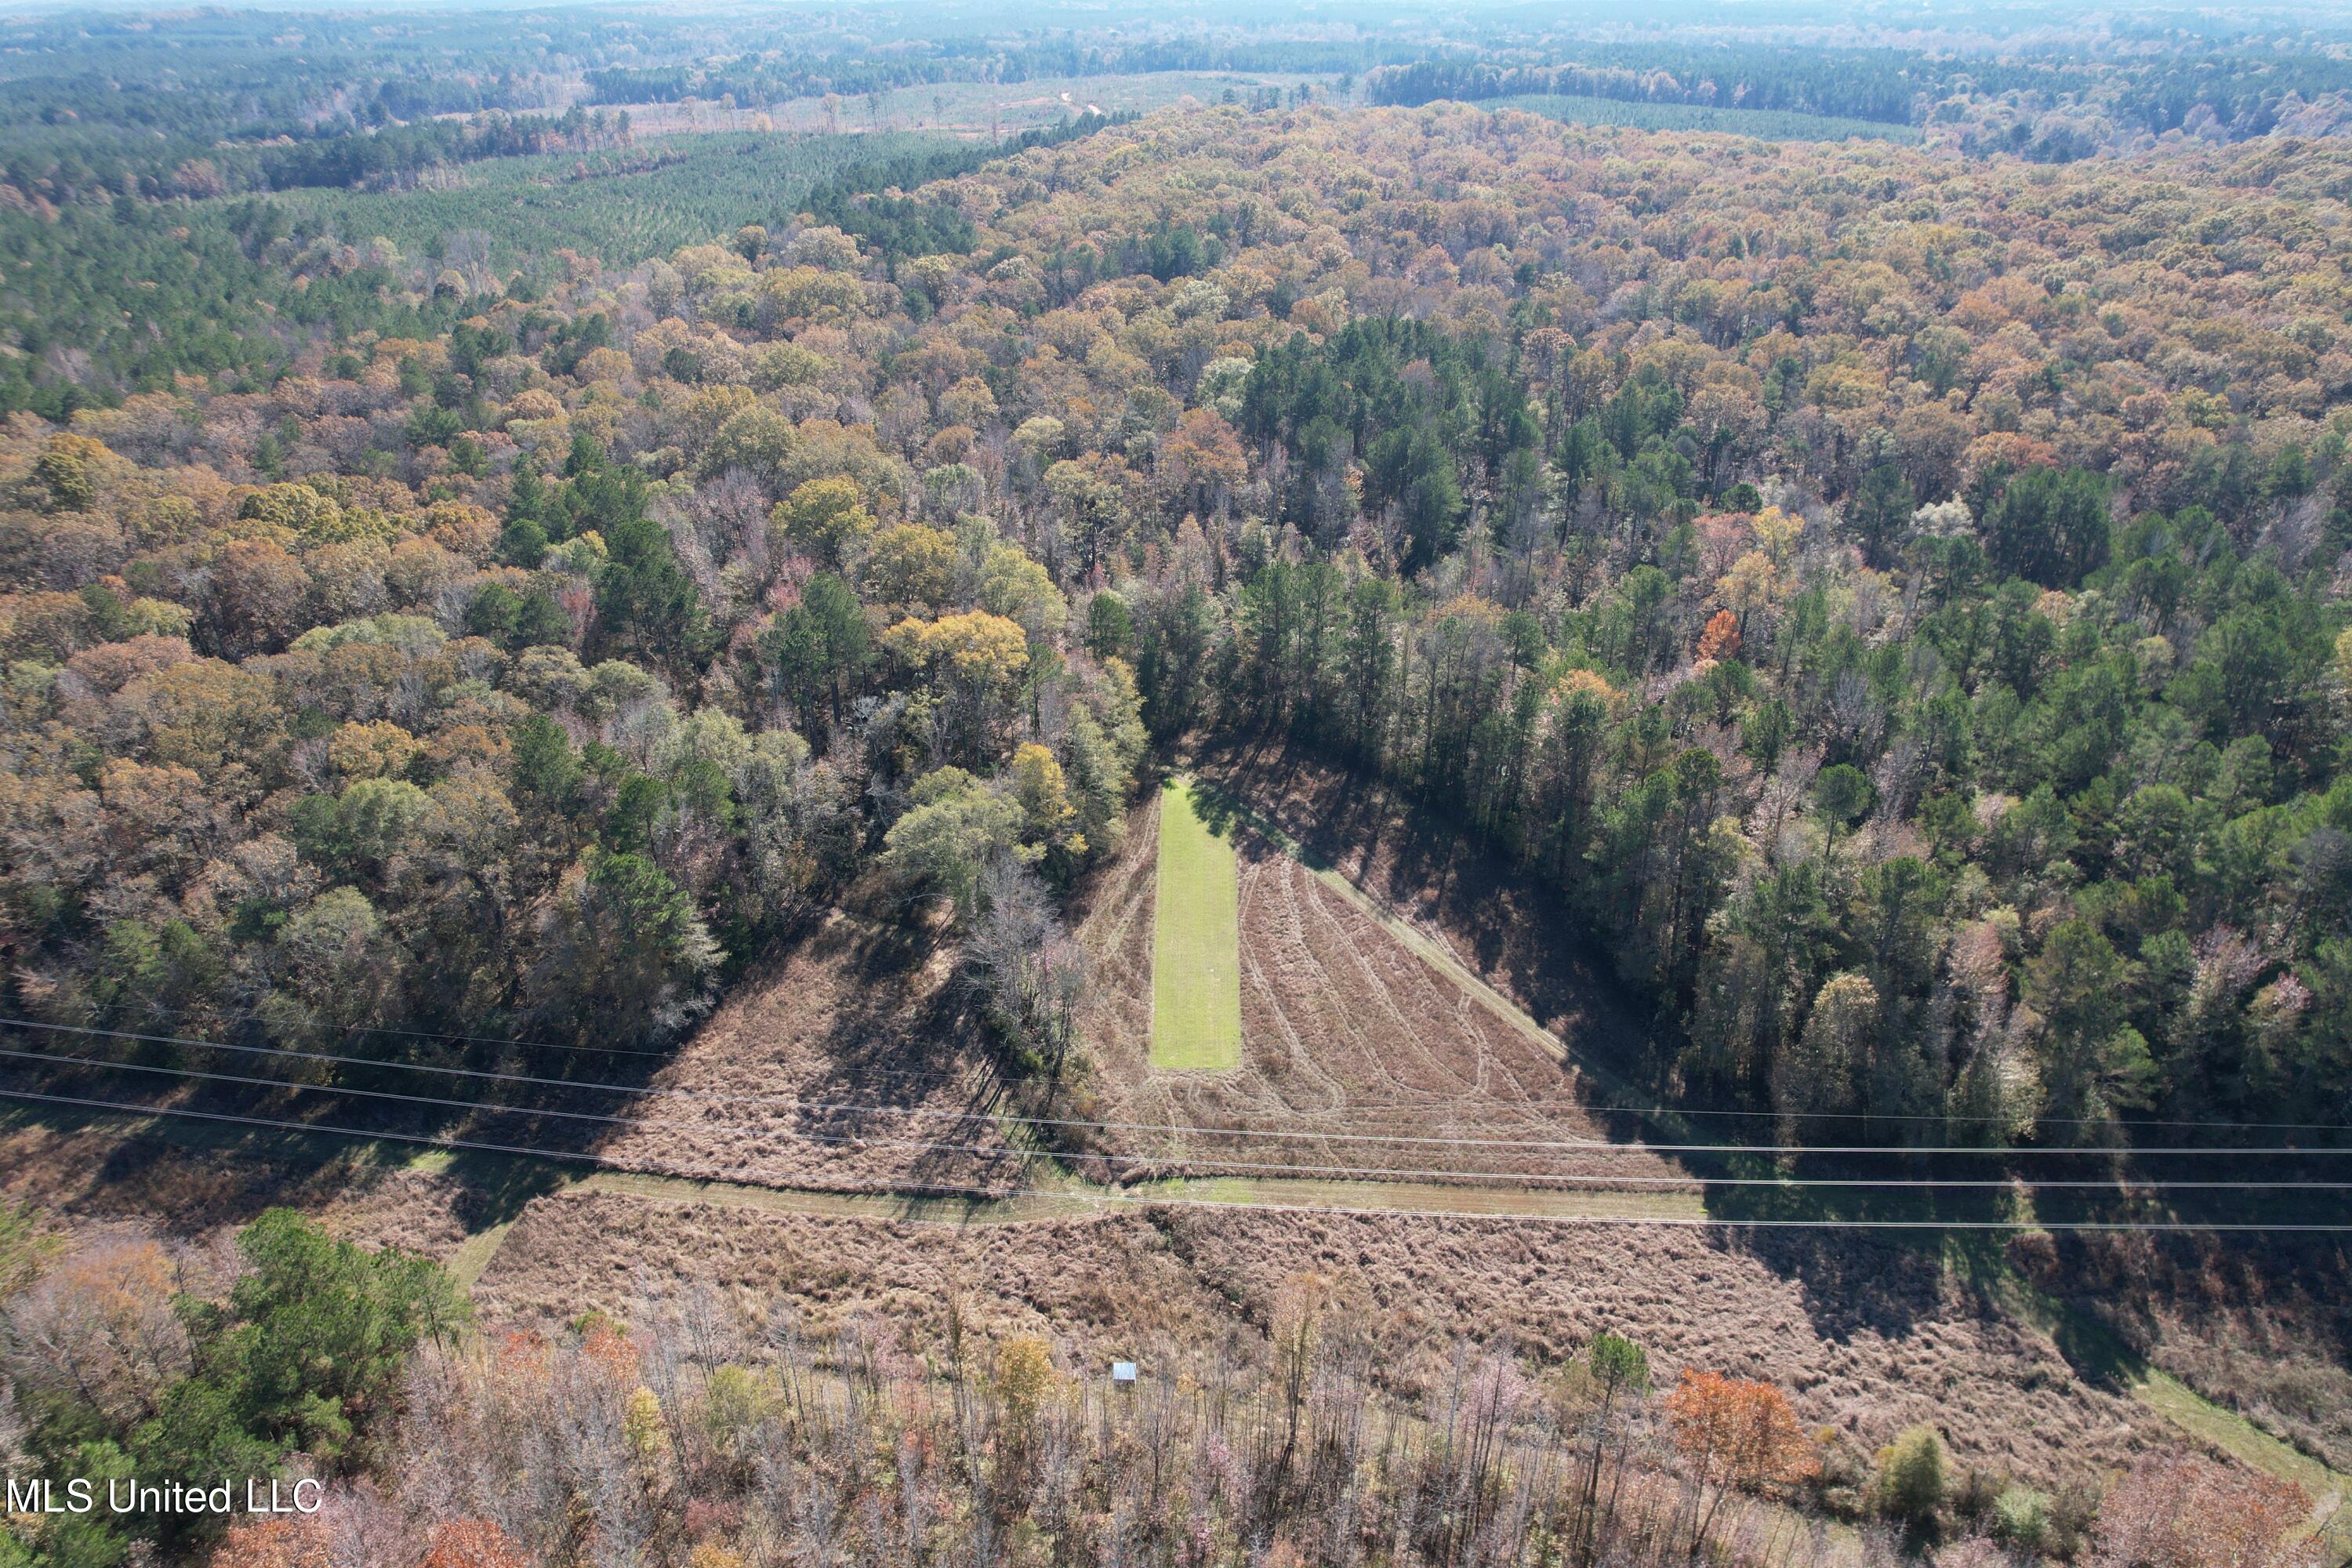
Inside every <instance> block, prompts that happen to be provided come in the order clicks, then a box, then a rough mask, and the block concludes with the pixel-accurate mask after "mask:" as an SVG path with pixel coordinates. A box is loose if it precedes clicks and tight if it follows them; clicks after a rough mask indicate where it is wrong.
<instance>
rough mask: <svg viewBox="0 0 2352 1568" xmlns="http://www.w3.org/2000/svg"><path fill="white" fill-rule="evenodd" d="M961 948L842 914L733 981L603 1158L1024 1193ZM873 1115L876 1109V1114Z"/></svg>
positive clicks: (735, 1174) (638, 1164) (737, 1175)
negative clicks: (962, 969) (651, 1123)
mask: <svg viewBox="0 0 2352 1568" xmlns="http://www.w3.org/2000/svg"><path fill="white" fill-rule="evenodd" d="M954 960H955V953H954V951H953V950H952V949H951V948H949V947H945V946H939V945H935V944H933V943H931V942H929V941H928V940H927V939H925V938H922V937H920V936H917V935H910V934H908V932H905V931H899V930H898V929H895V928H891V927H886V926H877V925H875V924H872V923H870V922H868V921H864V920H862V919H860V918H859V917H857V916H855V915H850V914H845V913H835V914H834V915H833V916H832V917H831V918H830V919H828V920H827V921H826V922H825V923H824V925H823V926H821V927H819V928H818V929H817V930H815V931H812V932H810V933H809V934H808V935H807V936H805V937H803V938H802V939H801V940H800V941H799V942H796V943H794V944H793V947H792V949H791V950H790V951H789V952H786V953H784V954H783V955H782V957H781V958H780V959H778V960H776V961H775V963H774V964H773V966H772V968H771V969H770V970H769V971H768V972H767V973H762V974H759V975H756V976H754V977H752V978H751V979H750V980H748V981H746V982H745V983H744V984H741V985H740V986H738V987H737V988H736V990H735V992H734V994H732V995H731V996H730V997H729V998H728V1000H727V1002H726V1003H725V1005H722V1006H721V1007H720V1008H719V1011H718V1013H717V1014H716V1015H715V1016H713V1017H712V1018H711V1019H710V1021H709V1023H708V1024H705V1025H704V1026H702V1027H701V1028H699V1029H698V1030H696V1031H695V1033H694V1034H693V1035H692V1036H691V1037H688V1039H687V1040H685V1041H684V1042H683V1043H682V1044H680V1045H679V1047H677V1054H676V1055H675V1056H674V1057H673V1058H671V1059H670V1060H669V1061H668V1062H667V1063H666V1064H664V1066H663V1067H662V1069H661V1070H660V1072H658V1073H656V1075H655V1076H654V1078H653V1079H652V1083H651V1087H652V1088H653V1089H656V1090H661V1091H676V1092H675V1093H667V1092H665V1093H662V1094H657V1095H656V1096H652V1097H647V1098H645V1099H641V1100H632V1101H630V1102H629V1103H628V1104H627V1105H626V1106H625V1110H626V1111H627V1113H628V1114H630V1115H632V1116H639V1117H645V1118H649V1119H655V1120H657V1121H660V1122H661V1123H662V1125H660V1126H655V1127H633V1128H630V1129H628V1130H626V1131H624V1132H622V1133H621V1134H620V1135H618V1136H616V1137H614V1139H612V1140H611V1141H610V1142H607V1143H606V1144H605V1145H604V1147H603V1149H602V1150H601V1151H600V1152H602V1153H603V1154H604V1156H605V1157H606V1158H607V1159H610V1160H614V1161H618V1162H621V1163H625V1164H628V1165H631V1166H634V1167H635V1168H638V1169H641V1170H646V1171H655V1172H667V1173H675V1174H680V1175H692V1176H698V1177H703V1178H706V1179H712V1180H719V1181H736V1182H759V1183H768V1184H789V1185H792V1186H797V1187H814V1188H824V1189H830V1190H833V1191H845V1190H870V1189H873V1188H877V1187H934V1188H954V1189H964V1188H971V1187H982V1188H996V1187H1002V1186H1006V1185H1013V1184H1018V1183H1019V1181H1020V1180H1021V1178H1022V1177H1023V1175H1024V1172H1025V1168H1026V1162H1025V1158H1024V1155H1023V1153H1022V1152H1020V1151H1018V1150H1015V1149H1014V1148H1013V1147H1012V1145H1011V1144H1010V1143H1009V1142H1007V1140H1006V1138H1005V1135H1004V1132H1003V1128H1002V1127H1001V1126H1000V1125H999V1124H998V1123H997V1122H995V1121H992V1112H993V1111H995V1110H998V1109H1000V1107H1001V1104H1002V1100H1003V1094H1004V1085H1003V1080H1002V1079H1000V1078H999V1077H998V1075H997V1073H996V1071H995V1069H994V1068H993V1067H992V1065H991V1063H990V1060H989V1058H988V1056H987V1053H986V1050H985V1046H984V1031H983V1026H982V1024H981V1022H980V1020H979V1019H978V1018H976V1017H975V1016H972V1015H971V1011H970V1000H971V998H970V995H969V993H968V992H967V990H966V988H965V987H964V986H962V985H961V984H958V983H957V981H956V978H955V967H954ZM866 1108H872V1109H866Z"/></svg>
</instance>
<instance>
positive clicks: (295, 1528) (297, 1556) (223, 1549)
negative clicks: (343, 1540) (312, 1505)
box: [212, 1515, 335, 1568]
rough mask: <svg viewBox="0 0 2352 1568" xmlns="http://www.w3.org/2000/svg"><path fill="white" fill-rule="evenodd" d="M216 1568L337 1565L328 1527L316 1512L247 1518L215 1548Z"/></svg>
mask: <svg viewBox="0 0 2352 1568" xmlns="http://www.w3.org/2000/svg"><path fill="white" fill-rule="evenodd" d="M212 1568H335V1564H334V1559H333V1557H332V1556H331V1555H330V1553H329V1552H328V1541H327V1527H326V1523H325V1521H322V1520H320V1519H319V1518H318V1517H317V1516H316V1515H307V1516H303V1517H299V1518H281V1519H246V1520H241V1521H238V1522H236V1524H233V1525H231V1526H229V1528H228V1533H227V1535H226V1536H225V1537H223V1539H222V1541H221V1543H220V1544H219V1545H218V1546H216V1547H215V1548H214V1549H213V1556H212Z"/></svg>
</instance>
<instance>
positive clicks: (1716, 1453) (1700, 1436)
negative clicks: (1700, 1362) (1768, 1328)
mask: <svg viewBox="0 0 2352 1568" xmlns="http://www.w3.org/2000/svg"><path fill="white" fill-rule="evenodd" d="M1666 1416H1667V1418H1668V1420H1670V1421H1671V1422H1672V1423H1673V1426H1674V1436H1675V1447H1677V1448H1679V1449H1681V1450H1682V1453H1683V1457H1684V1458H1686V1459H1688V1460H1689V1461H1690V1462H1691V1463H1692V1465H1694V1466H1695V1467H1696V1468H1697V1471H1698V1479H1699V1481H1700V1483H1701V1484H1702V1485H1722V1486H1737V1487H1748V1488H1756V1487H1764V1486H1773V1485H1779V1484H1781V1483H1784V1482H1789V1481H1795V1480H1801V1479H1804V1478H1805V1477H1806V1476H1808V1475H1811V1473H1812V1469H1813V1465H1814V1458H1813V1447H1812V1444H1811V1441H1809V1440H1808V1439H1807V1437H1806V1436H1805V1430H1804V1428H1803V1427H1802V1426H1800V1425H1798V1422H1797V1415H1796V1412H1795V1411H1794V1410H1791V1409H1790V1407H1789V1396H1788V1395H1787V1394H1783V1393H1781V1392H1780V1389H1779V1388H1778V1387H1776V1386H1775V1385H1774V1384H1769V1383H1750V1382H1748V1381H1747V1380H1745V1379H1742V1378H1736V1377H1725V1376H1724V1375H1722V1374H1721V1373H1713V1372H1685V1373H1683V1380H1682V1382H1681V1384H1679V1385H1677V1386H1676V1388H1675V1391H1674V1392H1673V1393H1672V1394H1667V1395H1666Z"/></svg>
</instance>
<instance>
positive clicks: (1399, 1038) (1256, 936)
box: [1079, 802, 1676, 1179]
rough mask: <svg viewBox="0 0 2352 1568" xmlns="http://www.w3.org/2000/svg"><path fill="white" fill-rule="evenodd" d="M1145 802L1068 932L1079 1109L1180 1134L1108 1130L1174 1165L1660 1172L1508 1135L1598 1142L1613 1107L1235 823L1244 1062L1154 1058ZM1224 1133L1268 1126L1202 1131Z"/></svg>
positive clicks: (1152, 841)
mask: <svg viewBox="0 0 2352 1568" xmlns="http://www.w3.org/2000/svg"><path fill="white" fill-rule="evenodd" d="M1158 811H1159V806H1158V804H1157V803H1156V802H1153V803H1151V804H1149V805H1145V806H1144V807H1143V808H1142V809H1141V810H1140V811H1139V813H1138V814H1137V818H1136V822H1135V831H1133V832H1132V833H1130V835H1129V840H1128V843H1127V845H1126V846H1125V847H1124V848H1123V849H1122V851H1121V853H1120V856H1119V858H1118V860H1116V861H1115V862H1113V863H1112V864H1111V865H1109V866H1108V867H1107V868H1105V869H1104V870H1103V871H1102V872H1101V873H1100V874H1099V875H1098V877H1097V879H1095V881H1094V883H1093V884H1092V885H1091V886H1090V887H1089V888H1088V889H1086V890H1085V893H1084V909H1085V917H1084V919H1083V920H1082V921H1081V923H1080V926H1079V934H1080V936H1081V938H1082V940H1083V941H1084V942H1086V945H1087V950H1088V952H1089V954H1090V955H1091V957H1092V958H1093V960H1094V963H1095V974H1096V1003H1095V1006H1094V1009H1093V1011H1092V1013H1091V1015H1090V1016H1089V1017H1088V1019H1087V1030H1086V1035H1087V1045H1088V1049H1089V1051H1090V1053H1091V1055H1092V1057H1093V1058H1094V1060H1095V1062H1096V1065H1097V1078H1096V1079H1094V1081H1093V1082H1092V1083H1091V1084H1090V1085H1089V1086H1088V1087H1089V1089H1090V1090H1091V1096H1092V1098H1091V1100H1090V1101H1089V1103H1090V1105H1091V1106H1093V1107H1094V1108H1095V1110H1094V1112H1093V1113H1094V1114H1097V1115H1098V1116H1099V1117H1100V1118H1101V1119H1102V1120H1105V1121H1118V1122H1126V1123H1133V1124H1139V1125H1141V1126H1147V1127H1152V1128H1159V1127H1163V1126H1164V1127H1173V1128H1180V1129H1188V1130H1197V1131H1179V1132H1174V1133H1162V1132H1157V1131H1155V1132H1150V1133H1142V1132H1138V1133H1122V1134H1115V1135H1109V1137H1111V1138H1115V1139H1116V1140H1117V1141H1118V1142H1121V1143H1123V1144H1124V1145H1125V1146H1127V1147H1130V1148H1135V1149H1137V1150H1139V1152H1148V1153H1155V1154H1158V1155H1160V1157H1161V1158H1163V1159H1164V1160H1165V1161H1166V1162H1167V1163H1168V1166H1169V1168H1171V1169H1186V1170H1194V1171H1202V1172H1212V1173H1213V1172H1214V1171H1216V1170H1217V1169H1219V1168H1221V1167H1219V1166H1218V1165H1217V1164H1216V1163H1215V1162H1219V1161H1254V1160H1264V1161H1265V1162H1268V1163H1275V1164H1290V1165H1298V1166H1339V1167H1346V1168H1350V1169H1353V1168H1364V1169H1374V1170H1391V1171H1402V1170H1423V1171H1427V1170H1435V1171H1444V1172H1460V1173H1465V1174H1477V1173H1493V1174H1496V1175H1505V1176H1511V1177H1515V1178H1519V1179H1527V1178H1530V1177H1536V1176H1539V1175H1543V1174H1551V1175H1575V1176H1582V1177H1593V1176H1610V1177H1625V1176H1637V1177H1643V1178H1649V1179H1657V1178H1661V1177H1671V1176H1673V1175H1675V1174H1676V1173H1675V1170H1674V1169H1673V1167H1671V1166H1669V1165H1667V1164H1666V1163H1664V1162H1663V1161H1660V1160H1658V1159H1656V1158H1654V1157H1653V1156H1649V1155H1646V1154H1641V1155H1618V1154H1611V1153H1606V1152H1578V1151H1572V1150H1557V1149H1554V1150H1540V1149H1528V1148H1526V1147H1512V1146H1510V1142H1511V1141H1516V1142H1518V1143H1520V1144H1525V1143H1528V1142H1549V1141H1557V1142H1580V1141H1595V1140H1607V1139H1609V1138H1610V1137H1611V1136H1612V1126H1611V1124H1610V1121H1611V1119H1604V1118H1601V1117H1597V1116H1595V1115H1594V1114H1593V1113H1592V1111H1591V1109H1590V1108H1589V1106H1588V1104H1587V1101H1586V1099H1585V1094H1584V1089H1583V1083H1584V1080H1583V1079H1582V1077H1581V1075H1580V1074H1579V1073H1578V1072H1577V1071H1576V1070H1575V1068H1573V1067H1572V1066H1569V1065H1566V1064H1564V1063H1563V1062H1562V1060H1561V1059H1560V1058H1559V1056H1557V1055H1555V1054H1554V1053H1553V1052H1552V1051H1549V1050H1547V1049H1546V1048H1544V1047H1543V1046H1542V1045H1540V1044H1538V1042H1537V1041H1536V1040H1534V1039H1532V1038H1530V1037H1529V1036H1528V1033H1526V1032H1525V1031H1524V1030H1523V1029H1521V1028H1518V1027H1515V1026H1513V1025H1512V1024H1511V1023H1510V1022H1508V1021H1507V1020H1506V1019H1505V1018H1504V1017H1503V1016H1501V1015H1500V1014H1498V1013H1497V1012H1496V1010H1495V1009H1494V1008H1492V1007H1490V1006H1489V1005H1486V1003H1485V1002H1484V1001H1482V1000H1480V999H1479V998H1478V997H1476V996H1475V995H1473V994H1470V993H1469V992H1467V991H1465V990H1464V989H1463V988H1462V987H1461V986H1460V985H1458V984H1455V983H1454V981H1452V980H1451V979H1449V978H1448V977H1447V976H1445V975H1444V973H1440V972H1439V970H1438V969H1436V968H1435V967H1434V966H1433V964H1432V963H1430V962H1429V961H1428V960H1427V959H1426V958H1425V957H1423V955H1422V954H1421V953H1418V952H1414V951H1413V949H1412V947H1410V946H1408V945H1407V944H1406V943H1405V942H1403V941H1401V940H1400V939H1399V938H1398V937H1397V936H1396V935H1395V934H1393V933H1391V931H1389V930H1387V929H1385V928H1384V927H1383V926H1382V925H1381V923H1380V922H1379V921H1377V920H1376V919H1374V918H1373V917H1372V916H1371V915H1370V914H1369V913H1368V912H1366V911H1365V910H1363V909H1362V908H1360V907H1359V906H1358V905H1356V904H1355V903H1352V902H1350V901H1349V900H1348V899H1346V898H1344V897H1343V896H1342V895H1341V893H1340V892H1339V891H1338V890H1337V889H1333V888H1331V887H1330V886H1328V884H1326V883H1325V882H1324V881H1323V880H1322V879H1319V878H1318V877H1317V876H1316V874H1315V873H1314V872H1313V871H1312V870H1310V869H1309V868H1307V867H1306V866H1305V865H1303V864H1301V863H1300V862H1299V861H1298V860H1297V859H1296V858H1293V857H1292V856H1290V855H1289V854H1287V853H1286V852H1285V851H1284V849H1282V848H1281V847H1278V846H1277V845H1276V844H1275V843H1273V842H1271V841H1269V840H1268V839H1267V837H1265V836H1264V835H1262V834H1260V833H1257V832H1255V831H1254V830H1253V828H1252V827H1251V826H1250V825H1249V824H1248V822H1247V821H1246V820H1244V819H1236V820H1235V821H1234V823H1233V824H1232V825H1231V826H1230V828H1229V831H1230V832H1231V833H1232V834H1233V836H1234V843H1235V848H1236V852H1237V856H1238V858H1239V862H1240V878H1241V963H1242V1058H1243V1059H1242V1065H1241V1066H1240V1067H1239V1068H1236V1069H1234V1070H1232V1071H1229V1072H1220V1073H1198V1072H1160V1071H1155V1070H1153V1069H1152V1068H1151V1067H1150V1025H1151V929H1152V902H1153V885H1152V884H1153V863H1154V859H1155V854H1156V848H1157V841H1156V834H1157V827H1158ZM1560 1022H1561V1023H1563V1024H1564V1025H1565V1026H1566V1030H1565V1036H1566V1038H1567V1039H1569V1040H1570V1042H1571V1043H1574V1044H1581V1043H1582V1042H1583V1041H1584V1040H1585V1038H1586V1037H1588V1036H1589V1035H1590V1034H1591V1032H1592V1030H1591V1026H1590V1024H1589V1021H1588V1018H1587V1016H1583V1015H1578V1016H1567V1017H1564V1018H1562V1019H1561V1020H1560ZM1223 1129H1245V1130H1248V1131H1251V1132H1255V1133H1263V1134H1280V1135H1281V1136H1280V1137H1278V1138H1276V1137H1272V1136H1268V1137H1234V1136H1226V1135H1223V1133H1222V1132H1220V1131H1208V1130H1223ZM1616 1131H1617V1133H1618V1135H1619V1136H1621V1137H1622V1136H1623V1135H1624V1131H1625V1130H1624V1129H1622V1128H1619V1129H1617V1130H1616ZM1368 1136H1370V1137H1394V1138H1400V1139H1408V1140H1421V1142H1393V1143H1384V1142H1366V1141H1364V1140H1365V1139H1366V1138H1367V1137H1368ZM1432 1140H1434V1141H1437V1142H1430V1141H1432ZM1446 1140H1459V1141H1460V1142H1444V1141H1446ZM1486 1145H1491V1146H1486Z"/></svg>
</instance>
